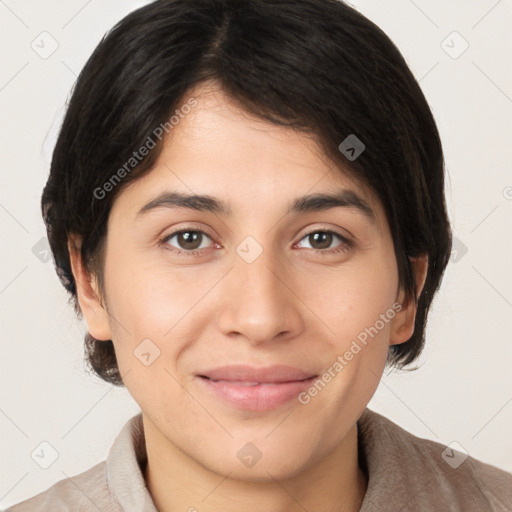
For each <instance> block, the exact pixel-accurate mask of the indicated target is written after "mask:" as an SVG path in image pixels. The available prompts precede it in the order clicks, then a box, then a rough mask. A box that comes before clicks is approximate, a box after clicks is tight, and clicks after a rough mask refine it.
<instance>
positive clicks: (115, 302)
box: [69, 83, 427, 512]
mask: <svg viewBox="0 0 512 512" xmlns="http://www.w3.org/2000/svg"><path fill="white" fill-rule="evenodd" d="M191 96H193V97H194V98H196V100H197V105H196V106H195V107H194V108H193V109H192V111H191V112H190V113H189V114H187V115H186V116H185V117H184V118H183V119H182V120H181V121H180V122H179V124H178V125H177V126H175V127H174V128H173V130H172V131H171V132H170V134H169V136H168V137H167V138H166V139H165V143H164V147H163V151H162V153H161V155H160V157H159V159H158V161H157V163H156V165H155V167H154V168H153V170H151V171H150V172H149V173H148V174H147V175H146V176H144V177H143V178H140V179H138V180H135V181H133V182H132V183H130V184H129V185H128V186H127V187H126V188H125V189H124V190H122V192H121V193H120V194H119V196H118V197H117V198H116V200H115V202H114V204H113V207H112V210H111V213H110V216H109V219H108V236H107V246H106V254H105V264H104V276H105V294H106V297H101V296H100V292H99V288H98V284H97V280H96V278H95V276H91V275H89V274H88V273H87V272H86V270H85V269H84V267H83V265H82V262H81V259H80V254H79V251H78V247H79V244H80V240H79V239H78V238H77V237H73V238H71V239H70V241H69V248H70V253H71V261H72V269H73V274H74V276H75V279H76V282H77V292H78V298H79V303H80V307H81V310H82V312H83V314H84V317H85V319H86V321H87V325H88V329H89V332H90V334H91V335H92V336H94V337H95V338H96V339H99V340H109V339H111V340H112V341H113V343H114V347H115V351H116V355H117V359H118V364H119V368H120V372H121V375H122V376H123V380H124V383H125V385H126V387H127V389H128V390H129V392H130V393H131V395H132V396H133V398H134V399H135V400H136V401H137V403H138V404H139V406H140V408H141V410H142V416H143V422H144V430H145V436H146V448H147V453H148V466H147V470H146V472H145V479H146V483H147V486H148V489H149V491H150V493H151V495H152V497H153V500H154V502H155V505H156V507H157V508H158V510H159V512H172V511H176V510H182V511H187V510H193V509H197V510H198V511H200V512H217V511H219V512H226V511H233V512H234V511H237V512H239V511H241V510H242V511H252V510H265V511H267V512H295V511H301V512H303V510H304V509H306V510H309V511H315V512H317V511H322V512H324V511H325V512H327V511H340V512H341V511H344V512H347V511H358V510H359V508H360V506H361V503H362V500H363V497H364V493H365V491H366V487H367V481H366V477H365V475H364V473H363V472H362V471H361V469H360V467H359V465H358V453H357V424H356V422H357V419H358V418H359V416H360V415H361V414H362V412H363V411H364V409H365V407H366V405H367V404H368V402H369V401H370V399H371V397H372V395H373V394H374V392H375V390H376V389H377V386H378V384H379V380H380V378H381V376H382V373H383V370H384V367H385V363H386V355H387V352H388V348H389V346H390V345H393V344H399V343H403V342H405V341H407V340H408V339H409V338H410V337H411V335H412V334H413V330H414V317H415V314H416V306H415V303H414V301H413V300H405V296H404V294H403V291H402V290H400V289H399V287H398V270H397V263H396V257H395V252H394V247H393V243H392V239H391V234H390V230H389V226H388V223H387V220H386V217H385V214H384V211H383V209H382V205H381V204H380V202H379V201H378V200H377V198H376V197H375V196H374V195H373V194H372V193H371V192H370V191H369V190H368V189H367V188H366V187H363V186H362V185H361V184H359V183H357V182H356V181H354V180H353V179H351V177H350V175H349V174H348V173H346V172H343V170H340V169H339V168H338V169H334V168H333V164H332V163H331V162H329V161H327V159H326V158H325V157H324V156H323V155H322V151H321V150H320V148H319V146H318V145H317V144H316V142H315V141H314V139H313V138H312V137H309V136H307V135H305V134H301V133H298V132H295V131H293V130H291V129H289V128H285V127H280V126H276V125H274V124H271V123H268V122H266V121H262V120H260V119H257V118H255V117H253V116H252V115H250V114H249V113H247V112H245V111H244V110H242V109H241V108H240V107H239V106H238V104H237V103H236V102H234V101H233V100H231V99H230V98H229V97H227V96H226V95H225V94H224V93H223V92H222V90H221V89H220V88H219V87H218V86H216V85H215V83H204V84H202V85H200V86H196V87H195V88H194V89H193V90H191V91H190V94H189V95H188V97H187V98H190V97H191ZM185 101H186V100H185ZM340 142H341V141H340ZM341 188H343V189H349V190H351V191H353V192H355V193H357V194H358V195H359V196H360V197H361V198H363V199H364V200H365V201H366V202H367V203H368V204H369V205H370V206H371V208H372V209H373V211H374V212H375V216H376V222H372V221H371V220H370V219H369V218H368V217H367V216H365V215H364V214H363V213H362V212H361V211H360V210H359V209H357V208H354V207H334V208H330V209H327V210H325V211H316V212H315V211H308V212H298V213H291V214H287V213H286V211H287V209H288V207H289V205H290V204H291V203H292V202H293V201H294V200H295V199H296V198H298V197H301V196H304V195H307V194H313V193H332V192H334V191H337V190H339V189H341ZM164 191H178V192H181V193H185V194H202V195H203V194H204V195H209V196H213V197H215V198H217V199H219V200H222V201H224V202H226V203H227V204H228V205H229V207H230V209H231V214H230V215H222V214H220V213H213V212H210V211H197V210H193V209H187V208H182V207H180V208H177V207H165V206H162V207H158V208H154V209H150V210H148V211H146V212H145V213H143V214H139V215H138V214H137V213H138V212H139V210H140V209H141V208H142V207H143V206H144V205H145V204H147V203H148V202H149V201H151V200H152V199H154V198H155V197H157V196H159V195H160V194H161V193H162V192H164ZM326 228H328V229H332V230H334V231H335V232H336V233H337V234H339V235H340V237H344V238H345V239H348V240H349V241H350V242H351V244H348V245H347V244H346V242H344V239H343V238H339V237H338V236H337V234H334V235H331V236H330V235H326V237H325V238H324V239H323V241H322V239H320V241H315V240H316V239H315V237H314V236H313V235H314V234H315V233H318V232H320V234H321V233H323V232H324V231H323V230H325V229H326ZM180 230H182V231H183V230H184V231H187V232H190V231H194V230H195V232H196V238H195V246H194V244H193V243H191V241H190V240H191V239H190V233H189V235H188V236H189V238H188V239H184V238H183V236H181V235H175V236H171V235H173V233H176V232H179V231H180ZM198 231H199V232H204V234H200V233H197V232H198ZM310 235H311V236H310ZM247 237H252V238H253V239H254V240H255V241H256V242H257V244H258V245H259V247H261V249H262V253H261V254H260V255H259V256H258V257H257V258H256V259H255V260H254V261H253V262H251V263H248V262H247V261H246V260H245V259H244V258H242V257H241V256H240V255H239V253H237V247H239V246H240V244H242V242H244V241H246V238H247ZM187 241H188V242H187ZM254 247H256V246H254ZM194 249H195V250H196V254H195V255H191V252H192V251H193V250H194ZM315 249H316V250H315ZM251 250H254V249H251ZM336 250H337V252H333V251H336ZM176 251H181V253H178V252H176ZM412 263H413V269H414V272H415V278H416V283H417V287H418V290H419V291H418V293H420V292H421V289H422V287H423V284H424V280H425V276H426V272H427V259H426V257H419V258H416V259H414V260H412ZM397 302H398V303H399V304H402V309H401V310H400V311H399V312H398V313H396V315H395V316H394V318H393V319H392V320H390V321H389V322H386V323H385V326H384V328H382V329H381V330H380V331H379V333H378V335H376V336H374V337H373V338H372V339H371V340H370V342H369V343H368V344H367V345H366V346H365V347H364V348H362V350H361V351H360V352H359V353H357V354H356V355H355V356H354V357H353V359H352V360H351V361H350V362H349V363H348V364H347V365H346V366H345V367H344V368H343V370H342V371H341V372H339V373H338V374H337V375H336V377H335V378H333V379H332V380H331V382H329V383H328V385H327V386H326V387H325V388H324V389H323V390H322V391H321V392H319V393H318V394H317V395H316V396H315V397H314V398H312V399H311V401H310V402H309V403H308V404H306V405H303V404H301V403H300V402H299V401H298V400H291V401H290V402H287V403H286V404H285V405H283V406H280V407H277V408H275V409H272V410H267V411H246V410H242V409H239V408H236V407H235V406H233V405H230V404H228V403H226V402H225V401H223V400H222V399H221V398H217V397H215V396H212V395H211V394H209V393H207V392H206V391H205V389H204V386H202V385H201V382H199V378H198V377H197V375H198V374H201V372H202V371H203V372H204V371H205V370H207V369H211V368H215V367H218V366H223V365H226V364H237V363H245V364H249V365H251V366H254V367H258V368H260V367H263V366H270V365H274V364H285V365H289V366H294V367H298V368H302V369H304V370H307V371H310V372H312V373H314V374H318V375H320V374H322V372H324V371H325V370H326V369H327V368H328V367H330V366H332V364H333V363H334V362H335V361H336V359H337V357H338V356H339V355H342V354H344V353H345V352H346V351H347V350H348V349H349V347H350V345H351V343H352V341H353V340H354V339H356V337H357V335H358V334H360V333H361V332H362V331H364V329H365V328H368V327H370V326H372V325H374V324H375V322H376V320H378V319H379V315H381V314H383V313H385V312H386V311H387V310H388V309H389V308H391V307H392V305H393V304H396V303H397ZM145 339H150V340H151V342H152V343H154V345H155V346H157V347H158V349H159V350H160V355H159V357H157V358H156V359H155V360H154V361H153V362H152V363H151V364H150V365H148V366H146V365H145V364H143V363H142V362H141V361H140V360H139V359H138V358H137V357H136V356H135V355H134V350H135V349H136V348H137V346H138V345H139V344H140V343H141V342H142V340H145ZM247 443H252V444H254V445H255V446H256V447H257V448H258V450H259V451H260V452H261V454H262V457H261V459H260V460H259V461H258V462H257V463H256V464H254V465H253V466H252V467H247V466H246V465H244V464H242V463H241V460H240V459H239V458H238V457H237V453H238V451H239V450H240V449H241V448H242V447H243V446H245V445H246V444H247ZM191 507H193V508H191Z"/></svg>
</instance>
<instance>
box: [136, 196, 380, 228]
mask: <svg viewBox="0 0 512 512" xmlns="http://www.w3.org/2000/svg"><path fill="white" fill-rule="evenodd" d="M337 207H345V208H355V209H356V210H358V211H359V212H360V213H362V214H363V215H364V216H365V217H367V218H368V220H370V221H371V222H372V223H375V222H376V215H375V212H374V211H373V209H372V208H371V207H370V206H369V205H368V203H367V202H366V201H365V200H363V199H362V198H361V197H360V196H359V195H357V194H356V193H355V192H353V191H352V190H347V189H341V190H338V191H337V192H335V193H332V194H326V193H324V194H319V193H317V194H310V195H306V196H302V197H298V198H296V199H295V200H294V201H293V202H292V203H291V205H290V206H289V208H288V210H287V212H286V213H287V214H290V213H307V212H319V211H325V210H329V209H331V208H337ZM155 208H187V209H190V210H196V211H200V212H211V213H215V214H219V215H223V216H226V217H228V216H230V215H231V214H232V210H231V208H230V206H229V204H228V203H226V202H224V201H222V200H221V199H217V198H215V197H212V196H209V195H197V194H184V193H182V192H171V191H166V192H163V193H161V194H160V195H159V196H157V197H156V198H154V199H152V200H151V201H149V202H148V203H147V204H145V205H144V206H143V207H142V208H141V209H140V210H139V211H138V212H137V217H139V216H142V215H144V214H145V213H148V212H149V211H151V210H154V209H155Z"/></svg>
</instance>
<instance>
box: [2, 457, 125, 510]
mask: <svg viewBox="0 0 512 512" xmlns="http://www.w3.org/2000/svg"><path fill="white" fill-rule="evenodd" d="M89 510H91V511H93V510H94V511H97V510H102V511H103V512H120V511H121V509H120V508H119V507H118V506H117V504H116V502H115V501H114V499H113V497H112V495H111V493H110V490H109V488H108V484H107V473H106V462H105V461H103V462H100V463H99V464H96V465H95V466H93V467H92V468H90V469H88V470H87V471H84V472H83V473H80V474H78V475H75V476H72V477H69V478H64V479H62V480H60V481H58V482H57V483H55V484H54V485H52V486H51V487H50V488H48V489H47V490H46V491H43V492H41V493H40V494H37V495H35V496H33V497H32V498H29V499H28V500H25V501H22V502H21V503H18V504H16V505H13V506H12V507H10V508H8V509H7V510H6V512H68V511H69V512H71V511H73V512H85V511H89Z"/></svg>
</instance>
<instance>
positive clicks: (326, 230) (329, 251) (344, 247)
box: [159, 228, 354, 256]
mask: <svg viewBox="0 0 512 512" xmlns="http://www.w3.org/2000/svg"><path fill="white" fill-rule="evenodd" d="M186 232H193V233H201V234H203V235H206V236H207V237H208V238H210V239H211V238H212V237H211V236H210V235H209V234H208V233H206V232H205V231H202V230H201V229H195V228H184V229H180V230H178V231H174V232H173V233H170V234H168V235H165V236H164V237H163V238H162V239H161V240H160V242H159V243H160V244H161V245H163V246H164V248H166V249H167V250H169V251H171V252H173V253H174V254H177V255H182V254H186V255H187V256H201V255H202V249H200V250H195V251H186V250H180V249H176V248H175V247H172V246H170V245H169V244H168V243H167V242H168V241H169V240H170V239H171V238H173V237H174V236H176V235H179V234H181V233H186ZM315 233H331V234H333V235H335V236H337V237H338V238H339V239H340V240H341V241H342V242H343V243H342V244H341V245H339V246H337V247H335V248H334V249H309V250H310V251H314V252H315V253H318V254H322V255H325V254H326V253H327V254H337V253H340V252H346V251H348V250H349V249H351V248H352V247H353V245H354V244H353V242H352V241H351V240H349V239H348V238H346V237H344V236H343V235H340V234H339V233H338V232H337V231H334V230H333V229H329V228H324V229H315V230H313V231H310V232H309V233H306V234H305V235H304V236H303V237H302V238H301V239H300V241H302V240H304V238H306V237H308V236H310V235H312V234H315Z"/></svg>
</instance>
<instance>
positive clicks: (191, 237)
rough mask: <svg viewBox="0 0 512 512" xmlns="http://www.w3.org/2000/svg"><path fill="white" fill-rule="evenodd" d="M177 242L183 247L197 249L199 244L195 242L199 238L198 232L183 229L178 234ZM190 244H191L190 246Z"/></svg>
mask: <svg viewBox="0 0 512 512" xmlns="http://www.w3.org/2000/svg"><path fill="white" fill-rule="evenodd" d="M178 238H179V240H178V241H179V244H180V245H181V246H182V247H184V248H185V249H192V250H193V249H197V248H198V247H199V246H200V245H201V244H200V243H199V244H198V243H197V241H198V240H199V233H197V232H196V231H184V232H183V233H180V234H179V235H178ZM191 245H192V246H191Z"/></svg>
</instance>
